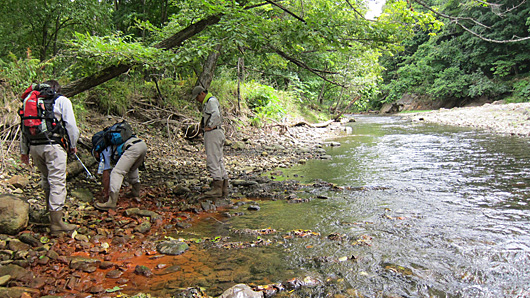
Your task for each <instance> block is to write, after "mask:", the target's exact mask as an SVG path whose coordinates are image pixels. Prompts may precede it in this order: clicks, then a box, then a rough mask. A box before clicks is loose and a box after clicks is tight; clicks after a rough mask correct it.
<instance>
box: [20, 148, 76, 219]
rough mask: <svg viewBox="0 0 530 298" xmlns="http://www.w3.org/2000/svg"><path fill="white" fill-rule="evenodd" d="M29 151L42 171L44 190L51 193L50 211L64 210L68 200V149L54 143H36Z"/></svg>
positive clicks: (49, 198)
mask: <svg viewBox="0 0 530 298" xmlns="http://www.w3.org/2000/svg"><path fill="white" fill-rule="evenodd" d="M29 152H30V155H31V157H32V158H33V162H34V163H35V165H36V166H37V168H38V169H39V171H40V173H41V179H42V181H41V185H42V187H43V188H44V192H45V193H49V197H48V200H49V206H48V207H49V208H50V211H60V210H62V209H63V207H64V202H65V200H66V159H67V154H66V151H65V150H64V148H63V147H62V146H61V145H59V144H54V145H34V146H31V148H30V151H29Z"/></svg>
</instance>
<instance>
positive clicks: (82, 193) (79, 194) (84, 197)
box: [71, 188, 94, 203]
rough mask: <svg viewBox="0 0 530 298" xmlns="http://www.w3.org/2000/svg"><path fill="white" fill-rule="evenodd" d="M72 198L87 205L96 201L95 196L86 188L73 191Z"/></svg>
mask: <svg viewBox="0 0 530 298" xmlns="http://www.w3.org/2000/svg"><path fill="white" fill-rule="evenodd" d="M71 195H72V197H74V198H76V199H77V200H79V201H81V202H85V203H92V201H94V195H93V194H92V192H91V191H90V190H88V189H86V188H78V189H74V190H72V191H71Z"/></svg>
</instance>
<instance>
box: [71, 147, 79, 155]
mask: <svg viewBox="0 0 530 298" xmlns="http://www.w3.org/2000/svg"><path fill="white" fill-rule="evenodd" d="M76 153H77V147H74V148H70V154H72V155H73V154H76Z"/></svg>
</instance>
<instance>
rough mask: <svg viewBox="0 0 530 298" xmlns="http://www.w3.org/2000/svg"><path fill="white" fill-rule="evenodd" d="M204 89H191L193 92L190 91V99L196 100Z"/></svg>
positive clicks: (198, 87) (199, 87)
mask: <svg viewBox="0 0 530 298" xmlns="http://www.w3.org/2000/svg"><path fill="white" fill-rule="evenodd" d="M204 90H205V89H204V88H203V87H201V86H197V87H195V88H193V91H191V98H193V99H195V98H197V95H199V93H201V92H203V91H204Z"/></svg>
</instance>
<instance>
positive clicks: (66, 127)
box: [20, 80, 79, 235]
mask: <svg viewBox="0 0 530 298" xmlns="http://www.w3.org/2000/svg"><path fill="white" fill-rule="evenodd" d="M41 86H46V88H48V89H51V92H50V94H47V98H46V99H47V100H48V103H50V102H51V104H52V105H53V108H51V107H50V111H49V112H48V113H46V112H43V114H44V115H42V116H41V117H42V120H43V121H47V123H50V122H53V123H54V124H53V128H52V127H48V128H47V130H46V131H44V132H40V133H38V134H35V133H34V132H30V131H29V128H27V127H26V126H25V125H24V121H22V137H21V141H20V153H21V156H20V159H21V161H22V162H23V163H25V164H27V165H30V160H29V157H30V156H31V158H32V160H33V163H34V164H35V165H36V166H37V168H38V169H39V171H40V173H41V178H42V183H41V185H42V187H43V188H44V192H45V195H46V202H47V208H48V210H49V211H50V231H51V234H52V235H58V234H60V233H63V232H64V233H70V232H73V231H74V230H75V229H76V228H77V226H76V225H74V224H69V223H66V222H64V221H63V216H64V213H63V208H64V203H65V200H66V163H67V157H68V153H71V154H75V153H77V147H76V145H77V140H78V139H79V129H78V128H77V124H76V120H75V116H74V110H73V107H72V102H71V101H70V99H68V98H67V97H65V96H63V95H61V94H60V92H61V86H60V85H59V83H58V82H57V81H55V80H49V81H46V82H44V83H43V84H41ZM51 110H53V114H52V113H51ZM23 119H24V118H23ZM50 119H52V120H53V121H50ZM57 125H61V126H60V127H57ZM48 126H51V125H48ZM65 140H67V141H65ZM67 151H68V152H67Z"/></svg>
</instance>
